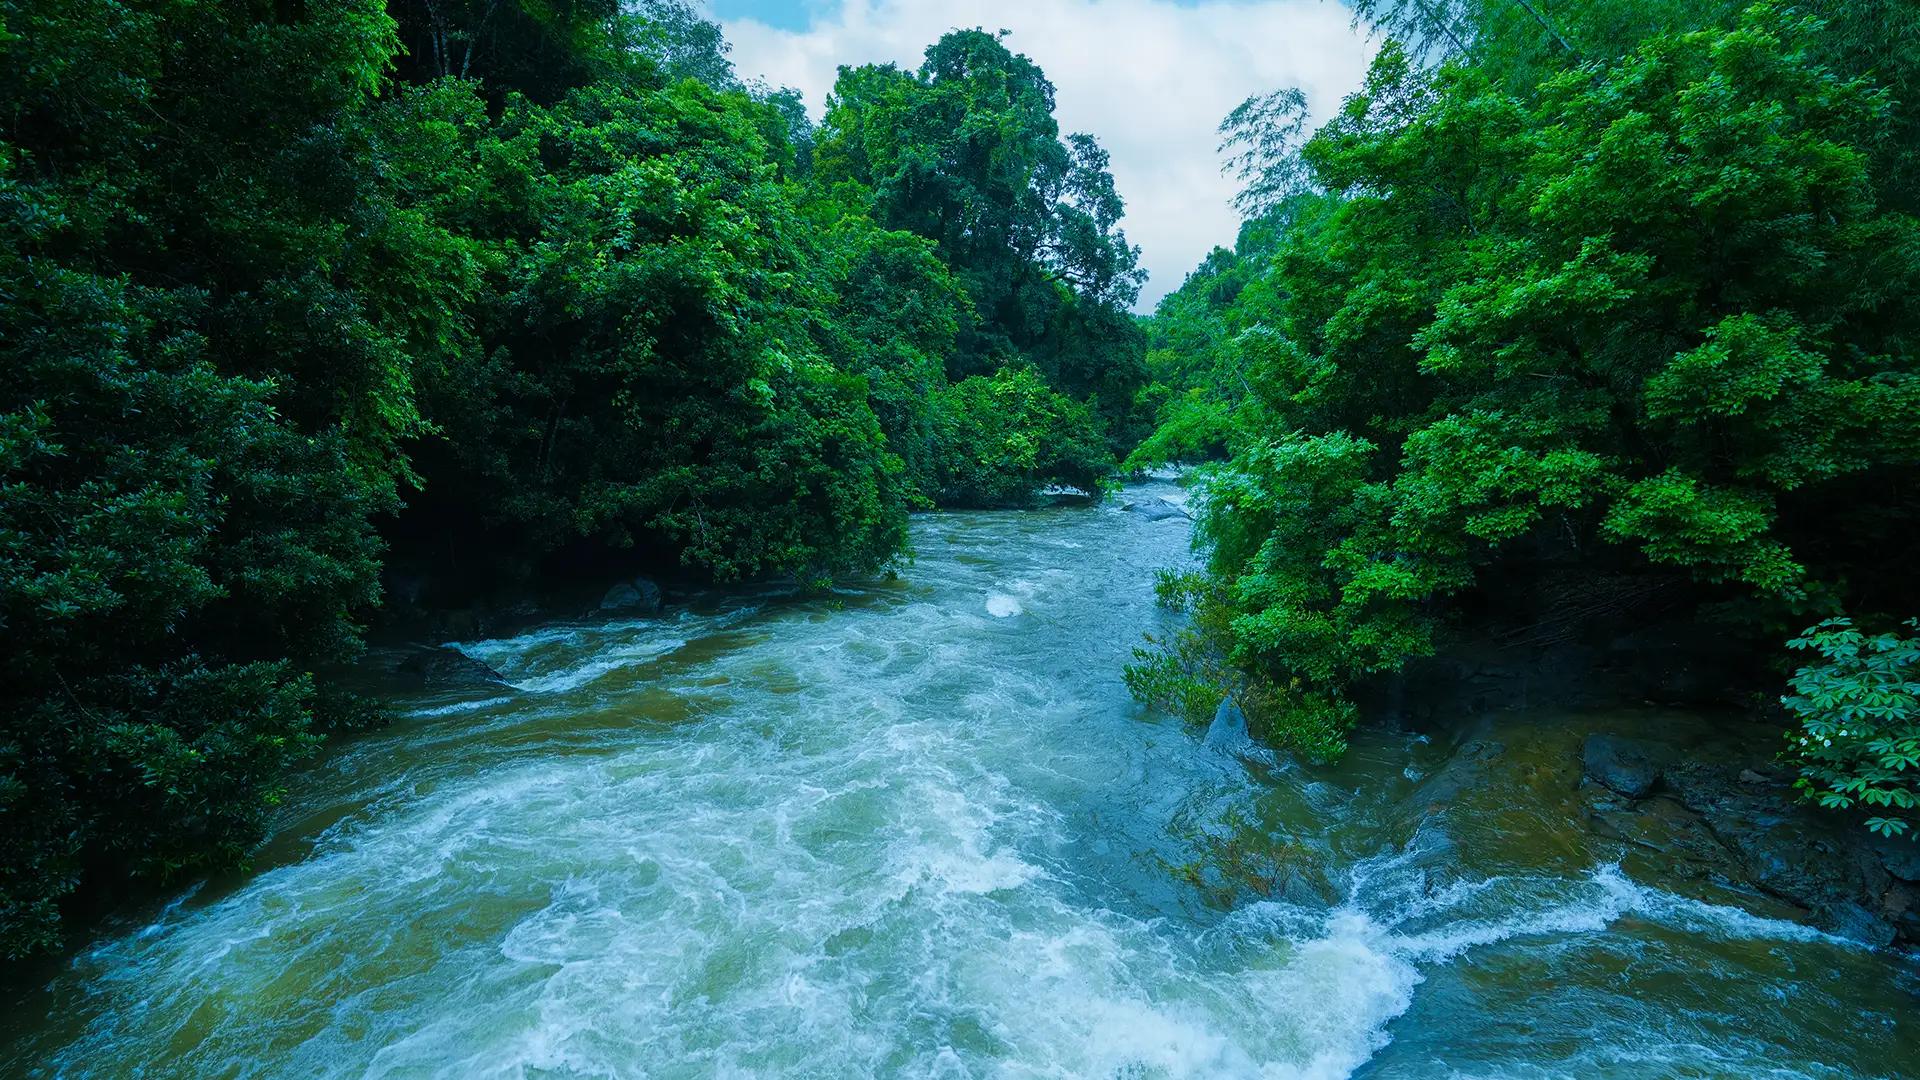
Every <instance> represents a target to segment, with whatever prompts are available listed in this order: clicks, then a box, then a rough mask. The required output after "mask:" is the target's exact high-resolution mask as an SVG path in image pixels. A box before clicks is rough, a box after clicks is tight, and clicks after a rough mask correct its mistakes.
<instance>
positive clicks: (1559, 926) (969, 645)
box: [0, 485, 1920, 1078]
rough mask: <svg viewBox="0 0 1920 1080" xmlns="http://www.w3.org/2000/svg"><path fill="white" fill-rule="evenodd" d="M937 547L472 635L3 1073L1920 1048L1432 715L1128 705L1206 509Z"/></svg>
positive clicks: (1211, 1068) (1471, 1065)
mask: <svg viewBox="0 0 1920 1080" xmlns="http://www.w3.org/2000/svg"><path fill="white" fill-rule="evenodd" d="M1158 496H1168V497H1174V498H1177V497H1178V492H1177V490H1176V489H1174V488H1172V487H1171V486H1166V485H1161V486H1157V487H1149V488H1145V489H1135V490H1134V491H1133V492H1131V493H1130V494H1129V496H1128V497H1130V498H1134V499H1142V498H1152V497H1158ZM916 545H917V548H918V557H917V560H916V561H915V563H914V564H913V565H912V566H911V567H909V568H908V569H907V570H906V571H905V572H904V573H903V574H902V576H901V578H900V579H899V580H897V581H891V582H877V583H873V584H869V585H863V586H859V587H851V588H847V589H844V590H842V591H840V592H837V593H835V594H833V595H830V596H827V597H811V598H806V597H797V596H792V595H785V594H782V593H779V592H764V593H753V594H741V593H735V594H715V595H713V596H711V597H708V598H705V599H703V600H698V601H696V602H695V603H693V604H692V605H690V606H688V607H686V608H684V609H681V610H678V611H675V612H670V613H668V614H666V615H663V616H660V617H656V618H647V619H633V620H625V621H611V622H607V621H590V622H577V623H553V624H547V625H543V626H540V627H537V628H535V629H532V630H530V631H528V632H526V633H523V634H520V635H518V636H515V637H511V638H506V639H502V640H494V641H480V642H466V643H461V647H462V648H463V649H465V650H466V651H468V652H469V653H471V654H472V655H475V656H477V657H481V658H483V659H485V660H487V661H488V662H489V663H491V664H493V665H494V666H495V667H497V668H498V669H499V670H501V671H502V672H503V673H505V674H506V676H507V677H508V678H509V680H511V681H512V682H513V683H515V684H516V686H517V687H518V689H517V690H516V691H514V692H512V693H477V694H468V695H458V694H448V695H416V696H413V697H408V698H404V699H402V700H401V702H400V704H401V705H402V707H403V709H404V710H405V711H406V712H407V713H408V716H407V719H406V720H405V721H404V722H402V723H400V724H398V725H396V726H395V727H393V728H392V729H389V730H386V731H382V732H380V733H377V734H375V735H372V736H367V737H363V738H360V739H358V740H356V741H353V742H351V743H347V744H344V745H342V746H340V747H338V748H336V749H335V750H334V751H333V752H331V753H330V755H329V756H328V757H327V759H326V760H325V761H324V762H323V763H322V764H320V765H319V766H317V767H316V768H314V769H313V770H312V771H311V772H310V773H309V774H307V775H305V776H304V777H303V778H302V779H301V781H300V783H299V785H298V788H297V792H296V797H295V799H294V800H293V802H292V804H291V805H289V807H287V810H286V813H285V815H284V816H283V820H282V821H281V823H280V825H279V827H278V829H277V831H276V833H275V836H274V838H273V839H272V841H271V842H270V844H269V845H268V847H267V849H266V850H265V852H263V854H262V856H261V858H260V860H259V862H258V864H257V866H256V867H255V870H254V872H253V873H252V874H250V875H246V876H241V877H236V878H233V879H230V880H223V881H217V882H213V883H209V884H207V885H205V886H203V887H200V888H197V889H195V890H191V891H188V892H186V893H184V894H182V895H180V896H178V897H175V898H172V899H171V900H170V901H169V902H168V903H166V904H165V905H163V906H155V907H152V908H150V909H145V910H140V911H134V912H129V913H127V914H125V915H124V916H123V917H121V918H120V919H119V920H118V921H117V922H115V923H113V924H111V925H110V926H108V927H107V928H106V929H105V930H104V931H103V932H102V935H101V936H100V937H99V938H98V939H97V940H96V941H95V942H94V943H93V944H92V945H91V946H89V947H87V948H85V949H83V950H82V951H80V952H79V953H78V954H76V955H75V956H74V957H73V959H72V960H71V962H70V963H67V964H65V965H63V966H61V967H60V968H59V969H58V970H56V971H54V972H53V973H51V974H50V976H49V977H48V979H47V981H46V984H45V985H44V986H41V985H36V986H34V987H31V988H28V989H26V990H24V991H17V992H14V993H13V995H12V1000H11V1001H10V1007H9V1009H8V1015H7V1016H6V1018H5V1019H4V1021H0V1072H5V1073H6V1074H7V1075H21V1076H75V1077H80V1076H103V1077H113V1076H147V1077H254V1076H260V1077H462V1078H465V1077H641V1076H645V1077H708V1076H719V1077H750V1076H770V1075H786V1076H818V1077H839V1076H915V1077H919V1076H928V1077H967V1076H973V1077H1142V1078H1144V1077H1328V1078H1333V1077H1345V1076H1362V1077H1396V1078H1398V1077H1456V1076H1457V1077H1490V1078H1491V1077H1516V1078H1518V1077H1558V1076H1582V1077H1590V1076H1623V1077H1642V1076H1646V1077H1657V1076H1674V1077H1721V1076H1726V1077H1735V1076H1738V1077H1749V1076H1767V1077H1853V1076H1897V1075H1903V1074H1904V1075H1916V1074H1920V1069H1916V1068H1915V1067H1914V1063H1915V1062H1916V1061H1917V1060H1920V1038H1917V1037H1916V1036H1920V1008H1916V1005H1915V1002H1916V1000H1917V999H1916V997H1915V990H1916V985H1917V980H1916V978H1915V975H1914V973H1913V972H1912V970H1911V969H1910V968H1907V967H1905V966H1903V965H1902V964H1901V963H1898V962H1896V961H1894V960H1893V959H1891V958H1889V957H1887V956H1884V955H1882V954H1876V953H1873V952H1869V951H1866V950H1862V949H1859V948H1857V947H1854V946H1850V945H1847V944H1845V943H1842V942H1838V941H1834V940H1832V939H1829V938H1827V937H1825V936H1824V935H1821V934H1819V933H1818V932H1816V931H1813V930H1810V929H1808V928H1806V927H1803V926H1800V925H1798V924H1796V923H1793V922H1790V921H1786V920H1783V919H1779V918H1773V917H1769V915H1768V913H1766V912H1765V911H1749V910H1746V909H1744V908H1742V907H1736V906H1732V905H1731V904H1727V903H1721V902H1716V901H1714V900H1713V899H1702V898H1700V897H1699V896H1698V895H1697V894H1689V895H1681V894H1680V893H1676V892H1670V891H1667V889H1666V888H1664V887H1663V883H1661V882H1657V881H1651V882H1649V881H1640V880H1636V879H1635V878H1634V876H1633V875H1632V873H1631V869H1632V867H1631V864H1630V863H1629V864H1628V868H1627V869H1622V868H1621V866H1620V864H1619V863H1618V862H1617V859H1618V853H1610V852H1608V851H1607V850H1605V849H1604V848H1600V847H1596V846H1594V845H1595V842H1594V841H1592V840H1591V838H1589V837H1586V836H1584V834H1583V833H1582V832H1581V831H1580V830H1579V829H1578V826H1577V822H1575V821H1574V820H1573V818H1572V816H1571V815H1572V814H1573V813H1574V811H1573V810H1572V809H1570V804H1568V803H1566V802H1565V801H1564V800H1563V799H1562V798H1561V796H1559V795H1557V794H1554V792H1557V791H1558V790H1559V789H1558V788H1556V787H1555V786H1554V785H1555V784H1561V783H1562V782H1563V781H1564V782H1565V783H1564V786H1566V787H1567V788H1569V789H1570V788H1571V782H1572V781H1571V776H1570V774H1569V775H1562V774H1559V773H1553V774H1552V783H1546V782H1544V781H1543V782H1542V783H1541V784H1539V785H1535V786H1528V785H1524V784H1520V783H1518V782H1515V783H1514V784H1512V785H1511V786H1508V787H1498V788H1492V789H1487V790H1480V791H1476V792H1472V793H1469V794H1468V795H1466V796H1463V797H1462V798H1460V799H1458V800H1453V801H1450V802H1449V803H1448V804H1447V805H1446V806H1439V805H1436V804H1433V803H1431V802H1430V801H1428V800H1427V798H1426V797H1425V796H1424V795H1423V792H1424V791H1427V790H1429V789H1426V788H1423V786H1422V785H1423V784H1425V783H1426V782H1427V777H1429V776H1430V775H1431V774H1432V773H1433V772H1434V771H1435V770H1437V769H1439V768H1441V767H1442V766H1443V765H1444V763H1445V758H1446V755H1447V748H1445V747H1439V746H1435V745H1433V744H1431V743H1429V742H1427V741H1425V740H1423V739H1420V738H1416V737H1412V736H1404V735H1386V734H1379V735H1369V736H1365V737H1363V738H1362V739H1360V740H1359V741H1358V743H1357V744H1356V749H1355V752H1354V753H1353V754H1352V755H1351V757H1350V758H1349V759H1348V760H1347V761H1345V762H1343V763H1342V764H1341V765H1340V766H1338V767H1337V768H1334V769H1328V770H1314V771H1308V770H1301V769H1299V768H1297V767H1293V766H1288V765H1283V764H1282V763H1280V762H1277V761H1275V760H1273V759H1272V758H1271V757H1270V756H1268V755H1266V754H1264V753H1262V752H1260V751H1259V750H1257V749H1255V748H1253V747H1251V746H1249V745H1247V744H1245V743H1244V741H1243V740H1242V739H1240V738H1237V737H1236V735H1235V733H1234V732H1232V731H1216V732H1214V733H1213V737H1212V738H1208V737H1207V734H1206V733H1204V732H1199V731H1194V730H1191V729H1188V728H1187V727H1185V726H1183V725H1181V724H1179V723H1177V722H1175V721H1172V720H1169V719H1166V718H1163V717H1160V716H1156V715H1154V714H1151V713H1149V712H1147V711H1145V710H1143V709H1142V708H1140V707H1139V706H1138V705H1136V704H1135V703H1133V702H1132V701H1131V700H1130V699H1129V698H1128V696H1127V694H1126V691H1125V688H1124V687H1123V686H1122V685H1121V683H1120V668H1121V666H1122V665H1123V664H1124V663H1125V662H1126V660H1127V658H1128V655H1129V651H1130V649H1131V648H1132V647H1133V645H1134V644H1136V643H1137V642H1138V640H1139V638H1140V634H1141V633H1142V632H1143V631H1145V630H1150V629H1153V628H1155V627H1157V626H1161V625H1164V622H1165V620H1166V619H1167V618H1168V616H1166V615H1164V614H1163V613H1161V612H1160V611H1158V610H1157V609H1156V608H1155V606H1154V604H1153V598H1152V589H1151V586H1152V579H1151V573H1150V571H1151V570H1152V569H1153V568H1155V567H1159V566H1165V565H1171V564H1175V563H1178V562H1180V561H1182V560H1184V559H1185V558H1187V555H1186V545H1187V533H1186V523H1185V521H1184V520H1182V519H1172V520H1168V521H1160V522H1148V521H1144V520H1142V519H1141V517H1140V516H1139V515H1137V514H1132V513H1127V512H1124V511H1122V510H1120V509H1119V508H1118V507H1117V506H1115V505H1113V504H1111V503H1110V504H1109V505H1106V506H1103V507H1098V508H1093V509H1062V510H1054V511H1043V512H1035V513H1027V514H1015V513H1002V514H989V513H981V514H943V515H933V516H927V517H924V518H922V519H920V520H919V521H918V522H917V524H916ZM1516 730H1517V731H1519V735H1517V736H1516V735H1513V734H1509V735H1508V736H1507V738H1508V739H1509V741H1510V742H1513V741H1515V740H1516V739H1520V740H1522V741H1524V738H1525V734H1526V731H1528V730H1533V729H1528V728H1525V727H1522V728H1519V729H1516ZM1538 730H1539V731H1541V732H1547V731H1550V730H1551V725H1545V724H1543V725H1542V726H1541V727H1540V728H1539V729H1538ZM1537 741H1538V745H1539V747H1540V748H1541V749H1540V751H1539V753H1540V760H1541V761H1542V762H1548V763H1549V764H1544V765H1542V768H1543V769H1547V770H1548V771H1549V772H1550V773H1551V771H1552V768H1553V767H1554V766H1552V765H1551V762H1553V761H1558V758H1557V757H1555V756H1554V755H1556V754H1559V753H1560V750H1561V749H1562V748H1561V747H1559V744H1557V743H1553V742H1552V738H1551V736H1549V735H1547V734H1542V735H1541V736H1540V738H1539V740H1537ZM1516 745H1519V743H1517V742H1516ZM1529 745H1531V744H1529ZM1549 751H1551V753H1550V752H1549ZM1543 793H1544V794H1543Z"/></svg>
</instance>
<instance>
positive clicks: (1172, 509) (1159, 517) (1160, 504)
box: [1120, 499, 1188, 521]
mask: <svg viewBox="0 0 1920 1080" xmlns="http://www.w3.org/2000/svg"><path fill="white" fill-rule="evenodd" d="M1120 509H1122V510H1125V511H1128V512H1129V513H1133V514H1138V515H1139V516H1140V517H1143V518H1145V519H1146V520H1148V521H1165V520H1167V519H1168V518H1184V517H1187V516H1188V514H1187V512H1186V511H1185V510H1182V509H1180V508H1179V507H1177V506H1175V505H1173V504H1172V503H1170V502H1168V501H1167V500H1165V499H1154V500H1153V501H1152V502H1144V503H1124V504H1122V505H1121V507H1120Z"/></svg>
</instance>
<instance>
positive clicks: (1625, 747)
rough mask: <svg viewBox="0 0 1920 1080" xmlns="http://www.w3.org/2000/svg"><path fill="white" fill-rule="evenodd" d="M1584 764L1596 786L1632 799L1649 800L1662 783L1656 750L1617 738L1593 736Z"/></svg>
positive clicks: (1582, 755)
mask: <svg viewBox="0 0 1920 1080" xmlns="http://www.w3.org/2000/svg"><path fill="white" fill-rule="evenodd" d="M1580 763H1581V765H1582V766H1584V767H1585V769H1586V773H1587V776H1588V777H1590V778H1591V779H1592V780H1593V781H1594V782H1595V783H1597V784H1600V785H1601V786H1603V787H1605V788H1607V789H1608V790H1610V791H1613V792H1616V793H1618V794H1621V795H1625V796H1626V797H1627V798H1629V799H1642V798H1645V797H1646V796H1647V794H1648V793H1649V792H1651V791H1652V790H1653V785H1654V784H1656V783H1658V782H1659V780H1660V766H1659V765H1658V764H1657V763H1656V762H1655V760H1654V755H1653V752H1652V750H1651V749H1650V748H1648V747H1647V746H1646V745H1645V744H1643V743H1640V742H1637V741H1635V740H1633V739H1623V738H1620V737H1619V736H1617V735H1589V736H1588V737H1587V741H1586V745H1585V746H1583V747H1582V748H1581V751H1580Z"/></svg>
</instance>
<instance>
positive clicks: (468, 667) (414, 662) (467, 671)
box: [394, 645, 512, 690]
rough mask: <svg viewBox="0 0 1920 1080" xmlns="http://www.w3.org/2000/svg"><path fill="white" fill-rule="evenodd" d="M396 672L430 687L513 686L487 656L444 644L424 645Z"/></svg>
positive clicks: (444, 688)
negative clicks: (464, 651) (471, 654)
mask: <svg viewBox="0 0 1920 1080" xmlns="http://www.w3.org/2000/svg"><path fill="white" fill-rule="evenodd" d="M394 670H395V671H396V672H398V673H399V674H401V675H405V676H407V677H409V678H411V679H414V680H417V681H418V682H419V683H420V685H422V686H425V687H426V688H427V689H429V690H468V689H473V688H476V687H486V688H489V689H497V688H501V687H510V686H511V685H512V684H510V683H508V682H507V678H506V676H504V675H502V674H500V673H499V672H498V671H495V670H494V669H493V666H492V665H491V664H488V663H487V662H486V661H484V660H476V659H474V658H473V657H471V656H468V655H467V654H466V653H463V652H461V651H460V650H458V649H449V648H447V647H446V646H444V645H434V646H423V647H421V648H419V649H416V650H415V651H414V652H413V653H412V654H411V655H409V656H407V657H406V658H405V659H403V660H401V661H400V663H399V664H398V665H397V666H396V667H395V668H394Z"/></svg>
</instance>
